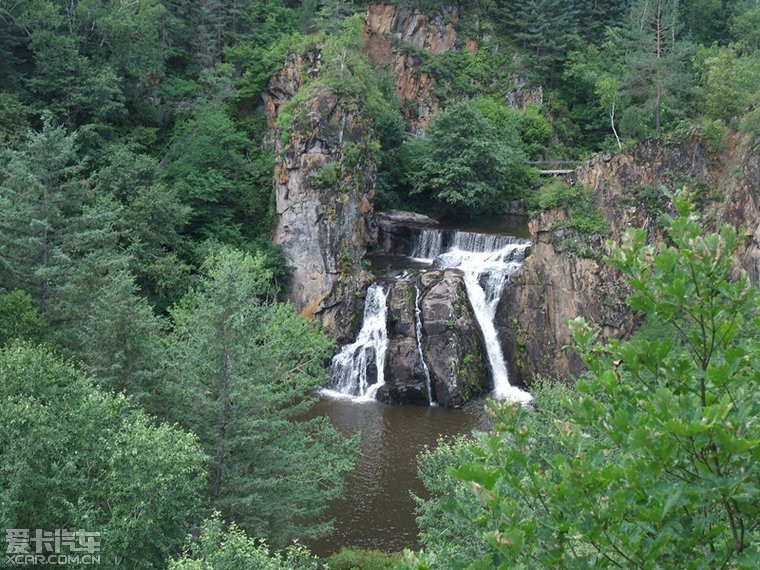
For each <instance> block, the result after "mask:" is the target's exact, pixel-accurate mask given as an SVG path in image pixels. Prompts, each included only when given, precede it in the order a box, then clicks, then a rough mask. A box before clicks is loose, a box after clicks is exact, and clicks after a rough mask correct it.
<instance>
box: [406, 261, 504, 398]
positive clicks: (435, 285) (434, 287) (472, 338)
mask: <svg viewBox="0 0 760 570" xmlns="http://www.w3.org/2000/svg"><path fill="white" fill-rule="evenodd" d="M422 287H423V295H422V297H421V299H420V309H421V312H422V331H423V342H422V346H423V354H424V355H425V361H426V362H427V363H428V367H429V368H430V376H431V381H432V385H433V393H434V397H435V399H436V401H437V402H438V403H439V404H440V405H441V406H444V407H447V408H454V407H459V406H461V405H463V404H464V403H465V402H467V401H468V400H469V399H471V398H473V397H474V396H477V395H478V394H482V393H484V392H486V391H488V390H490V389H491V388H492V387H493V386H491V385H490V372H489V370H488V364H487V362H486V358H485V354H484V351H483V348H482V346H483V341H482V339H481V335H480V330H479V329H478V324H477V321H476V319H475V315H474V314H473V312H472V307H471V306H470V302H469V299H468V298H467V291H466V289H465V285H464V281H463V279H462V276H461V275H460V274H459V273H458V272H456V271H451V270H448V271H442V272H441V271H431V272H428V273H425V274H424V275H423V276H422ZM486 382H488V385H485V383H486Z"/></svg>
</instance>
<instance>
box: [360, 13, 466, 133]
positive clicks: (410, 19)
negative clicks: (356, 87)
mask: <svg viewBox="0 0 760 570" xmlns="http://www.w3.org/2000/svg"><path fill="white" fill-rule="evenodd" d="M458 19H459V15H458V12H457V10H456V9H455V8H445V9H444V10H443V11H441V12H439V13H438V14H436V15H435V16H434V17H432V18H430V17H429V16H427V15H425V14H423V13H422V12H420V11H418V10H416V9H413V8H410V7H406V6H394V5H392V4H370V5H369V7H368V8H367V18H366V23H365V42H364V43H365V48H364V53H365V55H367V57H368V58H369V60H370V62H371V63H372V64H374V65H375V66H377V67H379V68H383V69H387V70H389V71H390V72H391V73H392V74H393V80H394V83H395V87H396V95H397V96H398V97H399V99H400V100H401V101H403V102H404V103H405V104H404V112H405V115H406V117H405V118H406V119H407V120H408V121H409V122H410V124H411V126H412V131H413V132H415V133H421V132H424V130H425V129H426V128H427V125H428V122H429V120H430V117H431V116H432V115H433V114H434V113H435V112H437V111H438V110H439V108H440V104H439V102H438V99H437V97H436V96H435V94H434V90H435V86H436V81H435V79H434V78H433V77H432V76H431V75H429V74H427V73H424V72H422V71H421V70H420V62H419V60H418V59H417V58H416V57H415V56H414V55H413V54H411V53H409V51H408V50H404V49H401V47H400V44H401V43H404V44H408V45H410V46H413V47H414V48H415V49H419V50H426V51H428V52H429V53H431V54H433V55H440V54H443V53H446V52H448V51H450V50H451V49H453V48H454V44H455V42H456V39H457V32H456V28H455V25H456V23H457V21H458Z"/></svg>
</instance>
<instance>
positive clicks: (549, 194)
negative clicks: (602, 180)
mask: <svg viewBox="0 0 760 570" xmlns="http://www.w3.org/2000/svg"><path fill="white" fill-rule="evenodd" d="M526 206H527V207H528V209H529V210H530V211H532V212H539V211H541V210H548V209H552V208H564V209H565V211H566V212H567V214H568V216H569V219H568V220H567V221H565V222H560V223H558V224H556V225H555V228H556V229H561V228H563V227H564V228H571V229H574V230H577V231H578V232H580V233H582V234H586V235H594V234H606V233H607V232H609V229H610V226H609V223H608V222H607V220H605V219H604V216H603V215H602V213H601V212H600V211H599V209H598V208H597V206H596V202H595V201H594V193H593V192H591V191H590V190H587V189H585V188H583V187H582V186H580V185H577V184H574V185H572V186H568V185H567V184H565V183H564V182H563V181H562V180H560V179H554V180H552V181H551V182H548V183H547V184H544V185H543V186H542V187H541V188H539V189H538V192H537V193H536V194H535V195H534V196H530V197H529V199H528V200H526Z"/></svg>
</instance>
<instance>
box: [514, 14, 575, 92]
mask: <svg viewBox="0 0 760 570" xmlns="http://www.w3.org/2000/svg"><path fill="white" fill-rule="evenodd" d="M514 11H515V14H514V20H515V31H514V36H515V39H516V40H517V45H518V46H519V47H521V48H522V49H523V50H525V57H526V60H525V62H524V64H525V68H526V69H527V70H529V72H530V73H531V74H533V73H535V74H536V76H537V78H538V79H539V81H542V82H544V83H545V84H547V85H553V84H556V83H557V80H558V73H559V71H560V65H561V62H562V61H563V60H564V58H565V54H566V52H567V51H568V49H569V47H570V45H571V42H572V39H573V37H574V36H575V34H576V28H577V21H576V10H575V7H574V6H573V3H572V2H571V0H519V1H518V2H515V6H514Z"/></svg>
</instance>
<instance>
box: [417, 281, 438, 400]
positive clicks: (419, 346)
mask: <svg viewBox="0 0 760 570" xmlns="http://www.w3.org/2000/svg"><path fill="white" fill-rule="evenodd" d="M414 292H415V297H414V318H415V320H416V321H417V322H416V326H415V330H416V332H417V352H418V353H419V354H420V362H422V371H423V372H424V373H425V382H426V383H427V393H428V404H430V405H431V406H434V405H435V402H434V401H433V385H432V382H431V381H430V368H428V365H427V362H425V354H424V353H423V352H422V318H421V315H422V310H421V309H420V294H421V291H420V288H419V287H417V286H416V285H415V286H414Z"/></svg>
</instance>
